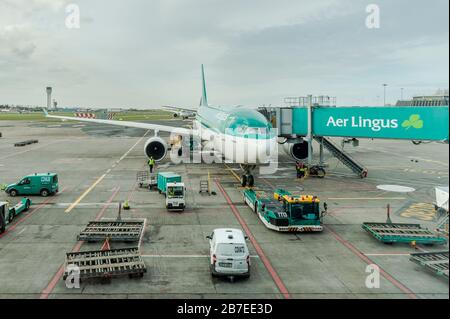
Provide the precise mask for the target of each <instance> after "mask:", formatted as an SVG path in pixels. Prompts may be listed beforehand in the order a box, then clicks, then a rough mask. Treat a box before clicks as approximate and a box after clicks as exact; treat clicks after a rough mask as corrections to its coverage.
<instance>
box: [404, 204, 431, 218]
mask: <svg viewBox="0 0 450 319" xmlns="http://www.w3.org/2000/svg"><path fill="white" fill-rule="evenodd" d="M400 216H402V217H406V218H418V219H420V220H424V221H432V220H434V219H435V217H436V209H435V208H434V205H433V204H430V203H413V204H411V205H409V206H408V207H407V208H406V209H405V210H404V211H402V212H401V213H400Z"/></svg>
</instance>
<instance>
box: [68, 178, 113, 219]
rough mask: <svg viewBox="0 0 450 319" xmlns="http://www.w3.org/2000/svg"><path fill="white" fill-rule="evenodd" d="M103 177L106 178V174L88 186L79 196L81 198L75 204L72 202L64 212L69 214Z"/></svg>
mask: <svg viewBox="0 0 450 319" xmlns="http://www.w3.org/2000/svg"><path fill="white" fill-rule="evenodd" d="M105 177H106V174H103V175H102V176H100V177H99V178H98V179H97V180H96V181H95V182H94V184H92V185H91V186H89V188H88V189H87V190H85V191H84V193H83V194H81V196H80V197H78V198H77V200H76V201H75V202H73V203H72V204H71V205H70V206H69V207H68V208H67V209H66V210H65V211H64V212H65V213H70V212H71V211H72V210H73V209H74V208H75V207H76V206H77V205H78V204H79V203H80V202H81V201H82V200H83V199H84V198H85V197H86V196H87V195H88V194H89V193H90V192H91V191H92V190H93V189H94V188H95V187H96V186H97V185H98V184H99V183H100V182H101V181H102V180H103V179H104V178H105Z"/></svg>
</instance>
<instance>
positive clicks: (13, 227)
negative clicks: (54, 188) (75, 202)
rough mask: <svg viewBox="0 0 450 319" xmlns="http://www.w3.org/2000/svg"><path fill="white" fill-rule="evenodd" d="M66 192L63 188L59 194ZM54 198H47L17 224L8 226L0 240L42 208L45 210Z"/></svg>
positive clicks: (0, 235)
mask: <svg viewBox="0 0 450 319" xmlns="http://www.w3.org/2000/svg"><path fill="white" fill-rule="evenodd" d="M65 190H66V188H63V189H62V190H61V191H60V192H59V193H60V194H61V193H63V192H64V191H65ZM53 199H54V198H52V197H50V198H47V199H46V200H45V201H44V202H42V203H41V204H39V205H38V206H37V207H35V208H33V209H32V210H31V211H30V212H29V213H28V214H26V215H23V217H22V218H20V219H19V220H17V221H16V222H14V223H13V224H11V225H10V226H8V228H7V229H6V231H5V232H4V233H3V234H0V238H2V237H4V236H6V235H7V234H9V233H10V232H12V231H13V230H14V229H16V228H17V226H19V225H20V224H22V223H23V222H24V221H26V220H27V219H28V218H30V217H31V216H32V215H33V214H34V213H36V212H38V211H39V210H41V209H42V208H44V207H45V206H46V205H47V204H49V203H50V202H51V201H52V200H53Z"/></svg>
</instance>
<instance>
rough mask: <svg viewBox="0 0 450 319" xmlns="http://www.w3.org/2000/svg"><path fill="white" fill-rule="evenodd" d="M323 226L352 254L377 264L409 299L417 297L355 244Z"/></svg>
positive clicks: (370, 263)
mask: <svg viewBox="0 0 450 319" xmlns="http://www.w3.org/2000/svg"><path fill="white" fill-rule="evenodd" d="M324 228H325V229H327V230H328V231H329V232H330V233H331V235H332V236H333V237H334V238H335V239H336V240H337V241H338V242H340V243H341V244H342V245H344V246H345V247H346V248H348V250H350V251H351V252H352V253H353V254H354V255H356V256H358V257H359V258H360V259H361V260H362V261H364V262H365V263H366V264H368V265H377V266H378V268H379V269H380V274H381V275H382V276H383V277H384V278H385V279H387V280H388V281H389V282H391V283H392V284H393V285H394V286H395V287H397V288H398V289H400V290H401V291H402V292H403V293H404V294H406V295H407V296H408V297H409V298H410V299H418V297H417V295H416V294H415V293H414V292H413V291H412V290H411V289H409V288H408V287H406V286H405V285H403V284H402V283H401V282H400V281H398V280H397V279H395V278H394V277H393V276H391V275H390V274H389V273H387V272H386V271H385V270H384V269H383V268H381V267H380V266H379V265H378V264H377V263H375V262H373V261H372V260H371V259H370V258H369V257H367V255H364V254H363V253H361V252H360V251H359V250H358V249H357V248H356V247H355V246H353V245H352V244H351V243H350V242H348V241H346V240H345V239H344V238H342V237H341V236H340V235H339V234H338V233H337V232H336V231H335V230H334V229H332V228H331V227H330V226H328V225H324Z"/></svg>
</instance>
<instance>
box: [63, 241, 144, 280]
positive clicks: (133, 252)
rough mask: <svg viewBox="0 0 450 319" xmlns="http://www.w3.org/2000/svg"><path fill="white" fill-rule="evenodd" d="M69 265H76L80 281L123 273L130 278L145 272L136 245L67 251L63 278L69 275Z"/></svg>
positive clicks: (111, 276)
mask: <svg viewBox="0 0 450 319" xmlns="http://www.w3.org/2000/svg"><path fill="white" fill-rule="evenodd" d="M70 266H76V267H78V269H79V271H80V272H79V275H80V277H79V278H80V281H82V280H86V279H94V278H101V279H110V278H113V277H119V276H125V275H128V277H130V278H134V277H139V278H141V277H143V276H144V273H146V272H147V268H146V266H145V263H144V261H143V259H142V257H141V256H140V253H139V248H138V247H132V248H123V249H112V250H104V251H102V250H99V251H83V252H71V253H67V254H66V261H65V264H64V269H65V270H64V275H63V279H64V280H66V279H67V277H68V276H70V275H71V273H70V271H71V269H73V268H72V267H70Z"/></svg>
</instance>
